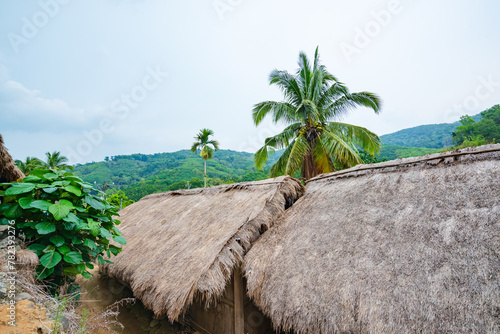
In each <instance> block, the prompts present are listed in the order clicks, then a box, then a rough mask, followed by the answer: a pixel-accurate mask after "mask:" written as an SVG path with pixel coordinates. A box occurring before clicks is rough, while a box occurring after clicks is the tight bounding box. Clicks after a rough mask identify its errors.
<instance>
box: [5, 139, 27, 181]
mask: <svg viewBox="0 0 500 334" xmlns="http://www.w3.org/2000/svg"><path fill="white" fill-rule="evenodd" d="M21 178H24V174H23V173H22V172H21V171H20V170H19V168H17V166H16V164H15V163H14V161H13V159H12V156H11V155H10V153H9V152H8V150H7V148H6V147H5V146H4V142H3V138H2V135H1V134H0V182H12V181H15V180H17V179H21Z"/></svg>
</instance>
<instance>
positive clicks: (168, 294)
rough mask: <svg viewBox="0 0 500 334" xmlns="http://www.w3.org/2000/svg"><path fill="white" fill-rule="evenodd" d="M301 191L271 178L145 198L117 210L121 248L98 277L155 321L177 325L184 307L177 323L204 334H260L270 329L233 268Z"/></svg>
mask: <svg viewBox="0 0 500 334" xmlns="http://www.w3.org/2000/svg"><path fill="white" fill-rule="evenodd" d="M302 190H303V188H302V185H301V184H300V182H299V181H297V180H295V179H293V178H290V177H279V178H275V179H270V180H264V181H258V182H248V183H240V184H232V185H222V186H217V187H211V188H205V189H191V190H180V191H174V192H168V193H162V194H153V195H149V196H146V197H144V198H143V199H141V200H140V201H138V202H137V203H134V204H132V205H130V206H128V207H127V208H125V209H124V210H122V211H121V212H120V215H121V218H120V219H121V222H122V224H121V225H120V230H121V231H122V233H123V235H124V237H125V238H126V239H127V240H128V243H127V245H125V246H124V247H123V252H122V253H120V254H119V255H118V256H116V257H114V258H113V262H114V264H112V265H107V266H106V267H105V268H104V271H105V272H106V273H107V274H108V275H109V276H111V277H113V278H115V279H117V280H119V281H121V282H124V283H125V284H127V285H128V286H129V287H130V288H131V290H132V291H133V293H134V295H135V296H136V297H137V298H139V299H140V300H141V301H142V302H143V303H144V305H145V306H146V307H147V308H149V309H151V310H152V311H153V312H154V313H155V314H156V316H158V317H161V316H163V315H167V316H168V318H169V319H170V320H171V321H174V320H178V319H179V317H180V316H181V315H182V314H184V313H186V312H187V310H188V308H189V317H187V319H186V317H185V318H184V320H185V321H186V322H189V324H190V325H192V326H193V327H195V328H196V329H198V330H200V331H203V332H204V333H214V334H215V333H228V334H230V333H243V330H244V332H245V333H250V334H252V333H265V332H267V331H268V330H270V329H271V325H270V323H269V321H268V320H266V319H265V318H264V317H263V316H262V315H261V313H260V312H259V311H258V310H257V309H256V308H255V306H253V304H252V303H251V302H250V301H249V300H248V298H247V297H246V294H245V291H246V289H245V282H244V280H243V277H242V275H241V274H239V272H240V270H239V266H240V263H241V262H242V260H243V257H244V255H245V253H246V252H247V251H248V249H250V247H251V245H252V244H253V243H254V242H255V241H256V240H257V239H258V238H259V237H260V235H261V234H262V233H263V232H264V231H266V230H267V229H269V228H270V227H271V226H272V225H273V224H274V221H275V220H276V219H277V217H279V216H280V215H281V214H282V213H283V212H284V211H285V210H286V209H287V208H288V207H289V206H291V205H292V204H293V202H294V201H295V200H296V199H297V198H298V197H299V196H300V195H301V193H302ZM233 273H234V275H233ZM190 305H191V307H190ZM208 305H210V307H209V308H208V310H204V307H205V306H208Z"/></svg>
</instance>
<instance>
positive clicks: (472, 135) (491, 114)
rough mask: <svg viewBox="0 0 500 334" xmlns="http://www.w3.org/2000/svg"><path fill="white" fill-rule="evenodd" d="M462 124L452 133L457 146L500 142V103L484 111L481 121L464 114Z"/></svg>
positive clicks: (461, 119)
mask: <svg viewBox="0 0 500 334" xmlns="http://www.w3.org/2000/svg"><path fill="white" fill-rule="evenodd" d="M460 124H461V125H459V126H457V128H456V129H455V131H454V132H453V133H452V136H453V142H454V143H455V144H456V145H457V146H456V147H455V148H464V147H470V146H480V145H485V144H488V143H500V105H495V106H493V107H491V108H490V109H488V110H485V111H483V112H482V113H481V120H480V121H479V122H476V121H475V120H474V119H472V117H470V116H469V115H465V116H462V117H460Z"/></svg>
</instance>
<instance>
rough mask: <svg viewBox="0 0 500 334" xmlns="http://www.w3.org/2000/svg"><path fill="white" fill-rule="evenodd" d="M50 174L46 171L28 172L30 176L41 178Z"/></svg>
mask: <svg viewBox="0 0 500 334" xmlns="http://www.w3.org/2000/svg"><path fill="white" fill-rule="evenodd" d="M47 173H50V170H48V169H34V170H32V171H31V172H30V176H38V177H43V175H45V174H47Z"/></svg>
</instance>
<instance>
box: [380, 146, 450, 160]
mask: <svg viewBox="0 0 500 334" xmlns="http://www.w3.org/2000/svg"><path fill="white" fill-rule="evenodd" d="M441 151H442V150H440V149H436V148H427V147H404V146H398V145H382V151H381V152H380V156H379V159H380V160H394V159H399V158H410V157H419V156H421V155H426V154H432V153H438V152H441Z"/></svg>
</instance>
